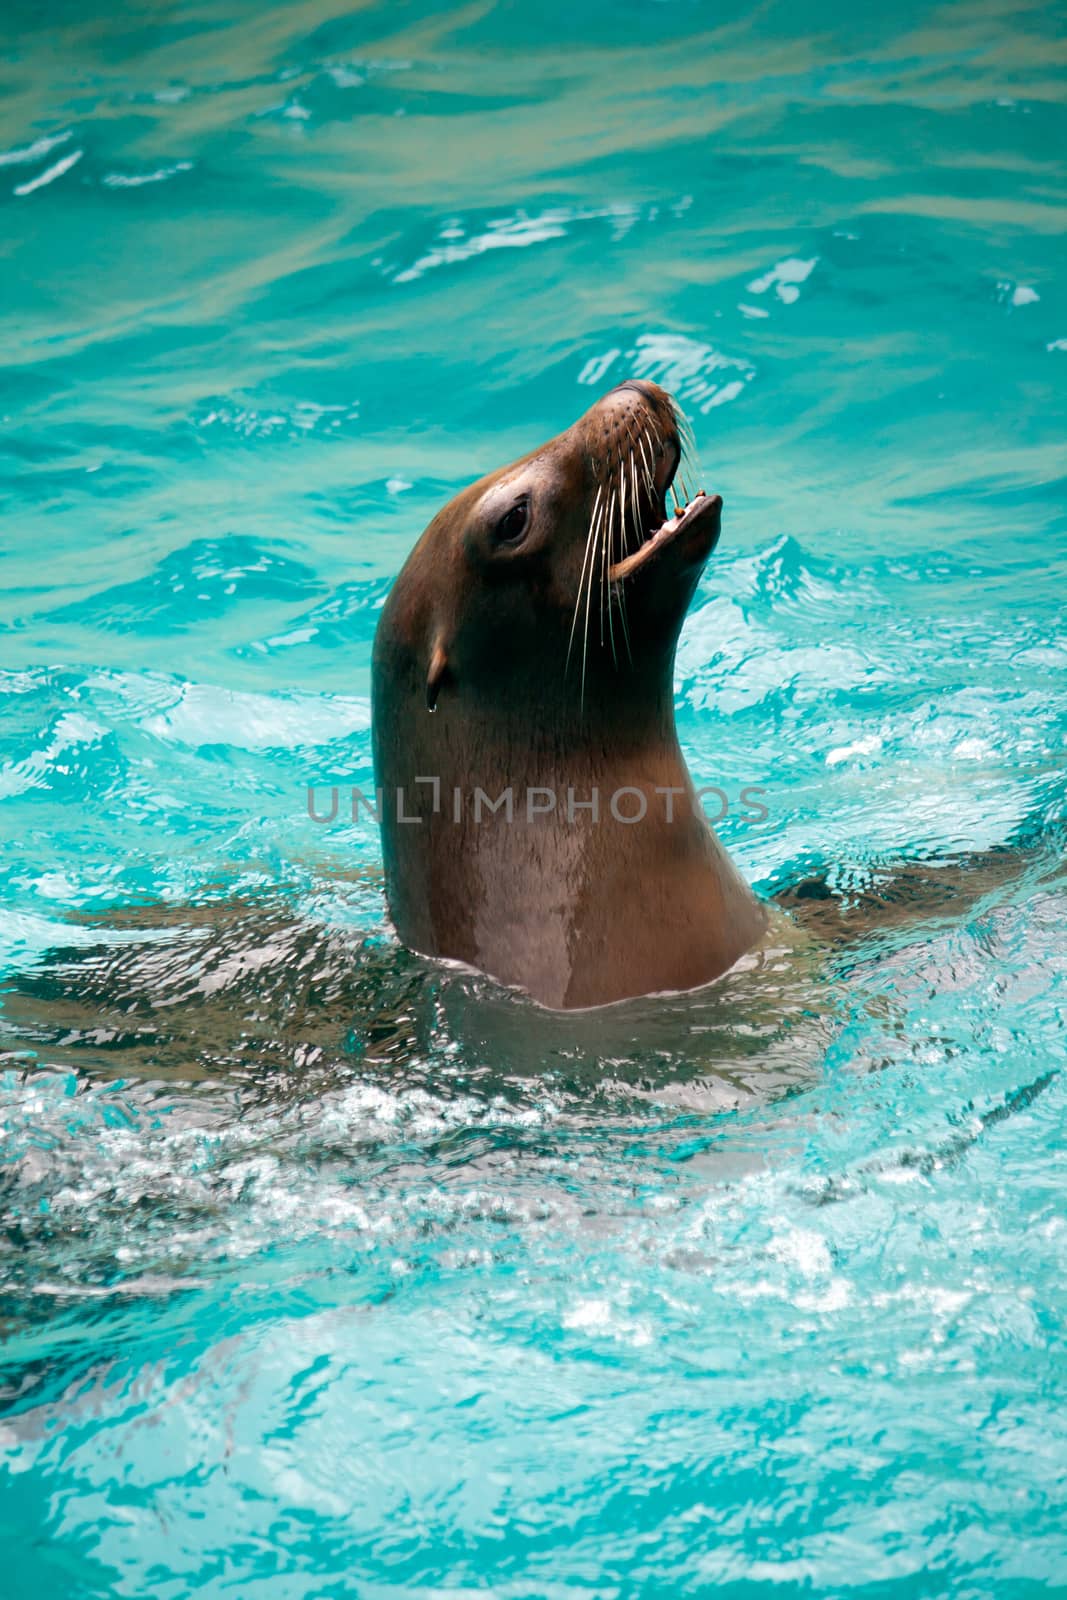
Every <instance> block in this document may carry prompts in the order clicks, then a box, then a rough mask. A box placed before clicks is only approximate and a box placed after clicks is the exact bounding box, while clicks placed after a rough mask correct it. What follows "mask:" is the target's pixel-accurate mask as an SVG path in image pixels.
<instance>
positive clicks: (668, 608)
mask: <svg viewBox="0 0 1067 1600" xmlns="http://www.w3.org/2000/svg"><path fill="white" fill-rule="evenodd" d="M683 432H684V422H683V419H682V418H681V415H680V413H679V411H678V410H677V408H676V406H675V405H674V403H673V401H672V400H671V398H670V396H669V395H668V394H667V393H666V392H665V391H664V390H663V389H661V388H659V387H658V386H657V385H656V384H654V383H649V382H645V381H643V380H639V379H631V380H629V381H627V382H625V383H622V384H620V385H619V386H618V387H617V388H615V389H612V390H611V391H610V392H609V393H608V394H606V395H604V396H603V397H602V398H601V399H600V400H598V401H597V402H596V404H595V405H593V406H591V407H590V408H589V410H588V411H586V412H585V413H584V414H583V415H582V416H581V417H579V418H578V420H577V422H575V423H574V424H573V425H572V426H571V427H569V428H567V429H566V430H565V431H564V432H562V433H560V434H558V435H557V436H556V437H555V438H554V439H551V440H549V441H548V443H547V444H544V445H542V446H541V447H540V448H539V449H537V450H534V451H531V453H530V454H529V455H526V456H523V457H522V458H521V459H520V460H518V461H514V462H512V463H511V464H510V465H509V466H505V467H501V468H499V469H498V470H497V471H496V472H492V473H490V474H489V475H488V476H486V477H484V478H480V479H479V480H478V481H477V482H476V483H473V484H471V485H470V486H469V487H468V488H466V489H463V490H462V491H461V492H460V493H459V494H458V495H456V497H455V498H454V499H453V500H451V501H450V502H449V504H448V505H447V506H445V507H444V508H443V510H441V511H440V512H439V513H438V514H437V516H435V517H434V519H433V521H432V522H431V523H430V525H429V527H428V528H427V529H426V531H425V533H424V534H423V536H422V538H421V539H420V541H419V543H418V545H417V546H416V547H415V549H414V550H413V552H412V554H411V556H410V557H409V559H408V562H407V564H406V565H405V568H404V570H403V572H402V573H401V576H400V578H399V579H398V581H397V584H396V586H395V588H394V591H393V594H392V596H391V599H390V606H389V612H390V616H389V630H388V631H389V634H390V637H391V638H392V639H393V640H394V641H395V642H396V643H397V644H398V645H406V647H407V648H406V650H405V652H404V653H405V654H408V655H409V656H410V658H413V659H414V660H415V661H417V663H418V670H419V671H420V673H421V674H422V675H423V685H424V691H425V700H426V705H427V707H428V708H429V709H430V710H433V709H436V708H437V706H438V705H441V706H443V705H444V704H445V703H446V701H447V700H448V699H449V698H450V697H452V696H456V697H458V698H459V699H460V700H462V701H463V702H465V703H466V704H467V705H468V706H470V707H471V708H472V709H473V708H474V707H477V708H479V709H480V710H484V711H485V712H486V714H491V713H492V712H493V711H494V710H496V711H501V712H506V711H507V709H508V708H509V707H514V706H516V705H519V706H521V707H522V708H523V714H524V715H525V716H526V717H527V719H528V718H529V716H530V712H531V708H532V707H536V706H537V705H543V706H546V707H548V708H550V711H549V714H550V715H551V716H552V717H553V718H556V719H559V720H560V721H561V723H566V722H568V721H569V720H570V719H571V718H572V717H573V716H577V717H578V718H579V719H580V720H581V721H583V722H586V724H587V723H588V719H589V718H590V717H595V715H596V711H597V708H598V707H600V709H601V710H602V711H603V710H605V709H607V708H609V707H610V708H622V707H625V706H627V705H628V706H629V712H628V713H627V714H630V715H632V712H633V699H632V690H633V689H634V687H635V686H644V688H645V692H646V698H647V694H648V692H649V691H650V690H652V689H653V688H654V689H655V693H656V696H657V697H660V696H661V694H662V691H663V688H664V682H665V683H666V688H667V691H668V692H669V686H670V676H671V671H672V667H673V659H674V648H675V645H676V642H677V638H678V633H679V631H680V628H681V625H682V621H683V619H684V617H685V613H686V610H687V608H688V605H689V602H690V600H691V598H692V594H693V591H694V589H695V587H696V583H697V580H698V578H699V576H700V572H701V570H702V568H703V566H704V563H705V562H706V560H707V558H708V556H709V555H710V553H711V551H712V550H713V548H714V546H715V544H716V542H717V540H718V536H719V527H720V513H721V509H722V501H721V499H720V498H719V496H718V495H717V494H710V495H709V494H705V493H704V492H703V491H702V490H701V491H700V492H699V493H697V494H696V495H695V496H694V497H693V498H692V500H690V501H689V502H688V504H686V505H685V506H684V507H681V508H679V507H675V508H674V509H673V510H672V511H671V514H668V507H667V496H668V493H669V492H670V491H671V490H672V489H673V486H674V483H675V479H676V475H677V474H678V469H679V464H680V462H681V459H682V448H683ZM383 621H384V619H383ZM394 670H395V664H394ZM628 691H631V692H628Z"/></svg>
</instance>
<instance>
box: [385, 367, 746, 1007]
mask: <svg viewBox="0 0 1067 1600" xmlns="http://www.w3.org/2000/svg"><path fill="white" fill-rule="evenodd" d="M680 457H681V444H680V439H679V433H678V424H677V419H676V416H675V412H674V408H673V406H672V404H671V401H670V399H669V397H668V396H667V395H666V394H665V393H664V392H663V391H662V390H660V389H658V388H657V387H656V386H655V385H653V384H646V383H637V382H633V383H628V384H623V385H622V386H621V387H620V388H618V389H615V390H612V391H611V393H610V394H608V395H606V396H605V397H604V398H603V399H602V400H601V401H599V402H598V403H597V404H596V405H595V406H593V407H592V408H591V409H590V410H589V411H587V412H586V413H585V415H584V416H583V417H581V418H580V419H579V420H578V421H577V422H576V423H575V424H574V426H573V427H571V428H569V429H567V430H566V431H565V432H564V433H561V434H560V435H558V437H557V438H555V439H553V440H551V441H550V442H549V443H548V444H546V445H544V446H543V447H542V448H541V449H539V450H536V451H534V452H532V454H530V455H528V456H526V457H524V458H523V459H522V460H520V461H517V462H515V463H513V464H512V465H511V466H507V467H504V468H502V469H501V470H500V471H498V472H495V473H493V474H491V475H490V476H489V477H486V478H483V479H481V480H480V481H479V482H477V483H475V484H473V485H471V486H470V487H469V488H467V489H465V490H463V491H462V492H461V493H460V494H459V495H457V496H456V498H455V499H454V500H452V501H451V502H450V503H449V505H448V506H446V507H445V508H444V510H443V511H441V512H440V513H439V514H438V515H437V516H436V517H435V518H434V520H433V521H432V522H431V523H430V525H429V527H428V528H427V530H426V532H425V533H424V534H423V536H422V538H421V539H420V540H419V542H418V544H417V545H416V547H415V549H414V550H413V551H412V554H411V556H410V557H409V558H408V561H407V562H406V564H405V566H404V568H403V570H402V571H401V573H400V576H399V577H398V579H397V581H396V583H395V585H394V587H393V589H392V591H391V593H390V596H389V599H388V602H387V604H386V606H385V608H384V610H383V613H382V617H381V620H380V623H379V626H378V632H377V637H376V640H375V650H374V724H373V726H374V749H375V767H376V780H377V783H378V785H379V787H380V790H381V795H382V812H381V823H382V843H383V853H384V860H385V873H386V893H387V897H388V901H389V906H390V910H391V913H392V916H393V920H394V924H395V926H396V930H397V933H398V935H399V937H400V938H401V940H402V941H403V942H404V943H405V944H408V945H409V946H411V947H412V948H413V949H415V950H418V951H421V952H422V953H423V954H426V955H431V956H438V957H445V958H449V959H452V960H456V961H461V962H465V963H467V964H468V965H470V966H473V967H476V968H478V969H480V970H482V971H484V972H487V973H489V974H490V975H491V976H492V977H494V978H496V979H498V980H499V981H501V982H502V983H505V984H510V985H514V986H516V987H519V988H521V989H524V990H526V991H527V992H528V993H529V994H530V995H532V996H533V998H534V999H536V1000H539V1001H540V1002H541V1003H542V1004H544V1005H547V1006H551V1007H555V1008H562V1009H567V1008H572V1007H581V1006H594V1005H602V1004H605V1003H608V1002H610V1001H615V1000H621V999H625V998H627V997H630V996H635V995H640V994H649V993H656V992H659V991H664V990H680V989H691V988H695V987H697V986H699V985H701V984H704V983H707V982H710V981H711V980H712V979H714V978H716V977H718V976H720V975H721V974H722V973H723V972H725V971H726V970H727V969H728V968H729V967H731V966H732V965H733V964H734V962H735V961H736V960H737V959H738V958H739V957H740V956H741V955H742V954H743V953H744V952H745V951H746V950H748V949H751V948H752V947H753V946H754V945H755V944H756V943H757V942H758V941H759V940H760V939H761V937H762V936H763V934H764V931H765V928H766V913H765V911H764V908H763V907H762V905H761V904H760V902H759V901H758V900H757V899H756V898H755V896H754V895H753V894H752V893H751V891H750V890H749V889H748V887H747V886H746V884H745V883H744V882H743V880H742V879H741V877H740V876H739V875H738V873H737V872H736V870H735V869H734V867H733V866H732V864H731V862H730V860H729V858H728V856H727V855H726V852H725V851H724V849H723V848H722V846H721V844H720V843H719V841H718V839H717V838H716V837H715V835H714V833H713V832H712V830H711V828H710V827H709V825H708V823H707V822H706V820H705V818H704V816H703V813H702V811H701V809H700V806H699V803H698V801H697V799H696V796H695V793H694V789H693V784H692V781H691V779H690V777H689V774H688V772H687V770H686V767H685V761H684V759H683V756H682V753H681V750H680V748H679V745H678V739H677V734H676V731H675V725H674V701H673V668H674V653H675V647H676V644H677V640H678V634H679V632H680V629H681V626H682V622H683V620H684V617H685V613H686V610H687V607H688V605H689V602H690V600H691V598H692V595H693V592H694V589H695V587H696V584H697V580H698V579H699V576H700V573H701V571H702V569H703V566H704V564H705V562H706V560H707V558H708V556H709V555H710V553H711V550H712V549H713V548H714V545H715V543H716V541H717V538H718V532H719V516H720V510H721V501H720V500H719V498H718V496H707V495H704V494H702V493H701V494H700V495H698V496H696V497H695V499H694V501H693V502H692V503H691V504H690V505H689V507H688V508H687V509H686V510H685V512H684V513H680V514H679V515H677V516H675V517H673V518H671V519H669V520H668V519H667V518H666V514H665V510H666V508H665V495H666V491H667V489H668V488H669V487H670V484H671V482H672V479H673V477H674V474H675V472H676V470H677V467H678V463H679V460H680Z"/></svg>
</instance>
